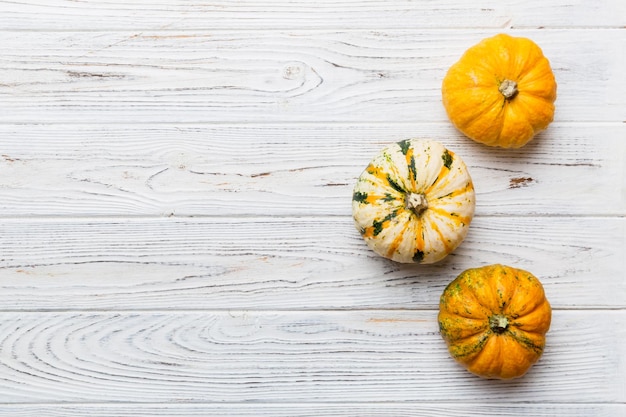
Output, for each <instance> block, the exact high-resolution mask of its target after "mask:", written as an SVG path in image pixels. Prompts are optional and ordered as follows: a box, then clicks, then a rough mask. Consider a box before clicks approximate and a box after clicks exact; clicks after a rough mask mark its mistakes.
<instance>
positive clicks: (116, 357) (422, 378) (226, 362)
mask: <svg viewBox="0 0 626 417" xmlns="http://www.w3.org/2000/svg"><path fill="white" fill-rule="evenodd" d="M624 324H626V314H625V312H624V311H623V310H621V311H587V312H580V311H556V312H555V313H554V320H553V331H551V332H550V333H549V334H548V345H547V346H546V351H545V353H544V356H543V357H542V359H541V360H540V361H539V362H538V363H537V364H536V365H535V366H534V367H533V368H532V369H531V370H530V371H529V373H528V374H527V375H526V376H525V377H524V378H523V379H521V380H513V381H509V382H503V381H489V380H481V379H479V378H477V377H475V376H473V375H471V374H469V373H467V372H466V371H465V370H464V369H463V368H461V367H460V366H458V365H457V364H456V363H454V362H453V361H452V359H450V358H449V357H448V352H447V348H446V346H445V343H444V342H443V340H442V339H441V338H440V336H439V334H438V328H437V321H436V311H413V312H403V311H376V310H374V311H348V312H298V311H290V312H286V313H271V312H268V313H258V312H247V311H230V312H223V313H210V312H200V313H185V312H179V313H158V312H152V313H118V314H114V313H98V314H89V313H82V314H74V313H69V314H42V313H30V314H29V313H3V314H0V335H2V336H0V347H1V350H2V352H5V353H3V356H4V360H3V362H2V363H1V364H0V370H1V374H2V378H3V384H2V385H1V386H0V396H1V398H3V403H37V402H44V403H62V402H66V401H70V402H77V401H85V402H90V401H122V402H139V403H141V402H156V401H158V402H181V401H182V402H187V403H193V402H196V401H200V402H207V403H222V402H238V403H244V402H257V401H263V402H266V401H272V402H275V403H294V402H300V401H302V402H310V403H318V402H321V403H326V402H344V401H346V402H354V401H359V402H361V403H367V402H393V401H397V402H403V401H411V402H414V401H418V402H425V401H434V402H448V401H450V399H451V398H454V399H455V401H459V402H461V403H463V402H469V403H474V402H476V401H477V398H478V397H479V396H480V399H481V400H482V401H484V400H485V399H488V400H489V401H490V402H499V401H506V403H507V404H521V403H526V402H533V403H537V402H542V403H551V402H554V401H555V399H558V400H557V402H558V401H567V402H569V403H589V402H596V403H597V402H609V403H623V402H624V401H626V396H625V393H624V390H623V387H624V384H625V383H626V369H624V363H623V361H621V360H620V355H621V353H622V352H623V348H624V337H625V336H626V333H625V332H626V330H625V329H626V326H624ZM616 365H617V366H616Z"/></svg>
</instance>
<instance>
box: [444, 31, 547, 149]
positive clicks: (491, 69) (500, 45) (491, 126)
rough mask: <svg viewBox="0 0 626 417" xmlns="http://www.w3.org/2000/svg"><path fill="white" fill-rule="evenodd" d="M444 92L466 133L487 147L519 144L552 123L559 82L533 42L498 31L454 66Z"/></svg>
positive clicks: (448, 109)
mask: <svg viewBox="0 0 626 417" xmlns="http://www.w3.org/2000/svg"><path fill="white" fill-rule="evenodd" d="M442 96H443V105H444V107H445V109H446V112H447V113H448V117H449V118H450V120H451V121H452V123H453V124H454V126H456V128H457V129H459V130H460V131H461V132H462V133H463V134H465V135H466V136H468V137H469V138H471V139H473V140H475V141H477V142H480V143H483V144H485V145H489V146H498V147H502V148H519V147H522V146H524V145H525V144H526V143H528V142H529V141H530V140H531V139H532V138H533V137H534V136H535V135H536V134H537V133H538V132H540V131H541V130H543V129H545V128H546V127H548V125H549V124H550V122H552V120H553V117H554V101H555V100H556V81H555V79H554V74H553V73H552V69H551V68H550V63H549V62H548V59H547V58H546V57H545V56H544V55H543V52H542V51H541V49H540V48H539V46H537V45H536V44H535V43H534V42H533V41H531V40H530V39H527V38H520V37H512V36H509V35H506V34H499V35H496V36H494V37H491V38H487V39H484V40H483V41H482V42H480V43H478V44H477V45H474V46H473V47H471V48H469V49H468V50H467V51H466V52H465V54H464V55H463V56H462V57H461V59H460V60H459V61H458V62H457V63H455V64H454V65H452V66H451V67H450V69H449V70H448V72H447V73H446V75H445V77H444V79H443V84H442Z"/></svg>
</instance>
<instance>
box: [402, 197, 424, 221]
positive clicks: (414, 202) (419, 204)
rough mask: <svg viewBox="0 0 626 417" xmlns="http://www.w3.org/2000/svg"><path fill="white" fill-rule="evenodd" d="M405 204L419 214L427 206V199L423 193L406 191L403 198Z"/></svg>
mask: <svg viewBox="0 0 626 417" xmlns="http://www.w3.org/2000/svg"><path fill="white" fill-rule="evenodd" d="M405 206H406V208H407V209H409V210H411V211H412V212H413V213H415V214H416V215H417V216H421V215H422V213H423V212H424V211H425V210H426V209H427V208H428V200H426V196H425V195H424V194H423V193H408V194H407V195H406V198H405Z"/></svg>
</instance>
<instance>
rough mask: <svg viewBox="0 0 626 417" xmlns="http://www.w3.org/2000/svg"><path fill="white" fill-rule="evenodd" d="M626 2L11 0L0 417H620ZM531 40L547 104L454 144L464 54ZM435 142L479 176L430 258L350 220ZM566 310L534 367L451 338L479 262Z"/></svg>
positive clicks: (6, 44)
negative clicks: (501, 361)
mask: <svg viewBox="0 0 626 417" xmlns="http://www.w3.org/2000/svg"><path fill="white" fill-rule="evenodd" d="M625 27H626V2H624V1H620V0H599V1H594V2H589V1H583V0H553V1H549V2H546V1H540V0H527V1H519V0H507V1H491V0H477V1H473V2H466V1H460V0H420V1H412V0H389V1H384V2H376V1H369V0H319V1H317V2H315V4H313V3H310V2H304V1H302V0H265V1H263V2H257V1H251V0H241V1H229V0H225V1H222V0H217V1H211V2H207V1H205V2H190V1H178V0H144V1H139V2H128V1H126V2H123V1H121V0H83V1H73V0H46V1H42V0H10V1H9V0H7V1H2V0H0V45H1V47H0V49H1V54H0V417H5V416H7V417H8V416H11V417H41V416H46V417H47V416H50V417H61V416H90V417H112V416H115V417H136V416H154V417H157V416H175V417H185V416H208V417H211V416H259V417H268V416H272V417H286V416H290V417H291V416H293V417H330V416H333V417H335V416H337V417H356V416H359V417H367V416H370V417H382V416H385V417H392V416H398V417H408V416H426V417H444V416H452V415H454V416H499V417H503V416H509V417H510V416H527V415H533V416H540V417H547V416H568V417H569V416H585V417H600V416H601V417H614V416H622V415H626V367H625V365H624V364H625V362H624V360H623V358H624V355H626V330H625V329H626V275H625V274H624V272H623V271H625V270H626V171H624V169H625V167H626V161H625V157H626V144H625V142H624V140H623V139H624V137H625V136H626V135H625V134H626V130H625V129H626V125H625V124H624V121H625V120H626V98H625V97H626V96H625V95H624V90H625V87H626V84H625V78H624V76H623V72H624V68H625V67H626V55H625V54H624V51H625V50H626V31H625V30H624V28H625ZM498 32H506V33H510V34H512V35H517V36H526V37H529V38H531V39H533V40H534V41H536V42H537V43H538V44H539V45H540V46H541V47H542V49H543V50H544V52H545V54H546V56H547V57H548V58H549V59H550V62H551V64H552V67H553V69H554V72H555V75H556V78H557V82H558V99H557V102H556V105H557V112H556V115H555V122H554V123H553V124H552V125H551V126H550V127H549V129H548V130H547V131H545V132H543V133H542V134H540V135H539V137H538V138H537V139H536V140H535V141H534V142H532V143H531V144H529V145H528V146H527V147H525V148H523V149H520V150H516V151H506V150H497V149H491V148H486V147H484V146H481V145H478V144H475V143H473V142H471V141H469V140H467V139H466V138H464V137H462V136H461V135H460V134H459V133H458V132H457V131H455V130H454V128H453V127H452V126H451V125H450V123H449V122H448V120H447V117H446V115H445V112H444V109H443V107H442V105H441V97H440V91H439V88H440V84H441V79H442V78H443V75H444V74H445V71H446V70H447V68H449V66H450V65H451V64H452V63H454V62H455V61H456V60H457V59H458V58H459V57H460V56H461V54H462V53H463V52H464V51H465V50H466V49H467V48H468V47H469V46H471V45H472V44H474V43H476V42H477V41H478V40H480V39H482V38H484V37H487V36H491V35H494V34H496V33H498ZM408 137H425V138H433V139H436V140H439V141H441V142H443V143H444V144H445V145H446V146H449V147H450V148H451V149H453V150H454V151H455V152H457V153H458V154H459V155H461V156H462V157H463V159H464V160H465V162H466V163H467V164H468V165H469V167H470V171H471V173H472V176H473V178H474V183H475V187H476V190H477V196H478V205H477V210H476V217H475V219H474V221H473V223H472V226H471V230H470V234H469V235H468V238H467V239H466V241H465V242H464V243H463V244H462V246H461V247H460V248H459V249H458V250H457V251H456V252H455V253H454V254H453V255H451V256H450V257H448V258H447V259H446V260H445V261H444V262H442V263H440V264H436V265H431V266H423V267H419V266H407V265H398V264H395V263H392V262H390V261H387V260H384V259H382V258H380V257H377V256H375V255H374V254H373V253H372V252H371V251H370V250H369V249H367V247H366V245H365V243H364V242H363V241H362V239H361V237H360V236H359V235H358V233H357V231H356V230H355V228H354V227H353V225H352V219H351V218H350V196H351V191H352V185H353V183H354V181H355V180H356V177H357V176H358V175H359V173H360V172H361V170H362V169H363V168H364V167H365V165H366V164H367V163H368V162H369V160H370V159H371V157H372V156H373V154H374V153H375V152H377V151H378V150H379V149H380V148H381V147H382V146H384V145H386V144H388V143H389V142H392V141H396V140H401V139H405V138H408ZM495 262H502V263H505V264H509V265H512V266H517V267H521V268H524V269H527V270H529V271H532V272H533V273H535V274H536V275H537V276H538V277H539V278H540V279H541V280H542V282H543V284H544V286H545V289H546V292H547V294H548V298H549V299H550V301H551V303H552V305H553V307H554V308H555V311H554V317H553V323H552V329H551V331H550V333H549V334H548V346H547V350H546V353H545V355H544V356H543V358H542V359H541V360H540V362H539V363H538V364H537V365H536V366H535V367H534V368H533V369H532V370H531V372H530V373H529V374H528V375H527V376H526V377H524V378H523V379H520V380H516V381H511V382H504V383H502V382H497V381H486V380H481V379H478V378H476V377H473V376H471V375H469V374H468V373H467V372H465V371H464V370H463V369H461V368H460V367H459V366H457V365H456V364H455V363H454V362H453V361H452V359H451V358H450V357H449V356H448V354H447V351H446V348H445V345H444V343H443V341H442V340H441V338H440V336H439V334H438V328H437V323H436V314H437V305H438V300H439V296H440V294H441V292H442V291H443V288H444V287H445V285H446V284H447V283H448V282H450V281H451V280H452V279H453V278H454V277H455V276H456V275H457V274H458V273H460V272H461V271H462V270H463V269H465V268H469V267H475V266H479V265H485V264H489V263H495Z"/></svg>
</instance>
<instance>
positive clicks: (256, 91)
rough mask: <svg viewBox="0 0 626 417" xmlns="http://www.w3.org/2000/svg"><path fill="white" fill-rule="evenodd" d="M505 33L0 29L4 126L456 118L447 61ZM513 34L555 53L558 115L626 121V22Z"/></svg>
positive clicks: (559, 118) (1, 118)
mask: <svg viewBox="0 0 626 417" xmlns="http://www.w3.org/2000/svg"><path fill="white" fill-rule="evenodd" d="M495 33H496V32H494V31H468V30H431V31H428V30H386V31H369V30H368V31H363V30H358V31H306V30H293V31H282V32H280V31H250V30H246V31H241V30H230V31H206V32H177V33H171V32H158V31H156V32H138V31H135V32H15V31H13V32H0V44H2V45H3V59H2V60H1V61H0V74H1V75H2V81H1V83H0V97H1V98H2V100H0V122H2V123H86V122H88V123H155V122H172V123H175V122H185V123H189V122H219V123H223V122H237V123H239V122H243V123H248V122H282V121H288V122H304V121H315V122H316V123H326V122H387V123H391V122H400V123H402V122H433V121H436V122H447V117H446V115H445V111H444V109H443V106H442V105H441V92H440V86H441V80H442V79H443V76H444V75H445V72H446V70H447V69H448V68H449V66H450V65H452V64H453V63H454V62H456V61H457V60H458V59H459V57H460V56H461V54H462V53H463V52H464V51H465V50H466V49H467V48H468V47H469V46H471V45H473V44H474V43H476V42H478V41H479V40H481V39H482V38H484V37H486V36H490V35H493V34H495ZM511 34H513V35H517V36H526V37H530V38H532V39H533V40H534V41H535V42H537V43H538V44H539V45H540V46H541V47H542V48H543V50H544V53H545V54H546V56H547V57H549V59H550V62H551V64H552V67H553V69H554V73H555V76H556V79H557V82H558V85H559V89H558V99H557V114H556V116H555V120H557V121H575V122H580V121H611V122H617V121H619V122H621V121H623V120H625V119H626V110H625V109H626V97H625V96H624V95H623V94H621V92H622V91H623V87H624V77H623V76H622V70H621V69H622V68H623V67H624V65H625V62H624V54H623V53H622V52H623V50H624V46H625V45H626V31H623V30H619V29H607V30H604V31H584V30H582V29H568V30H515V31H511ZM572 39H577V40H578V41H577V42H572V41H571V40H572ZM581 80H584V82H581Z"/></svg>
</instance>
